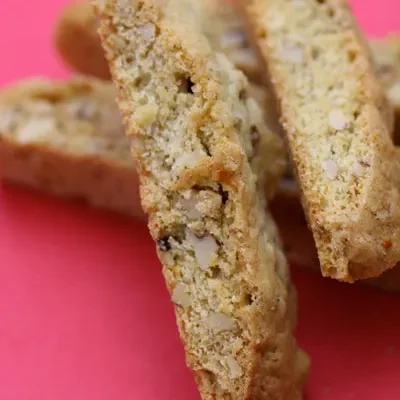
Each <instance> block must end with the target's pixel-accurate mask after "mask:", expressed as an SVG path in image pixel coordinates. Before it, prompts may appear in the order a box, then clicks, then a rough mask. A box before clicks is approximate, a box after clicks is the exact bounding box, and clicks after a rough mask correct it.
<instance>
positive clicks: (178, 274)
mask: <svg viewBox="0 0 400 400" xmlns="http://www.w3.org/2000/svg"><path fill="white" fill-rule="evenodd" d="M97 5H98V12H99V15H100V18H101V28H100V33H101V36H102V40H103V46H104V47H105V50H106V55H107V58H108V60H109V62H110V66H111V71H112V74H113V79H114V81H115V83H116V85H117V86H118V88H119V97H118V101H119V105H120V108H121V110H122V112H123V114H124V120H125V124H126V127H127V131H128V134H129V136H130V138H131V141H132V147H133V151H134V154H135V158H136V161H137V163H138V171H139V176H140V183H141V198H142V204H143V207H144V209H145V211H146V212H147V213H148V215H149V221H150V222H149V228H150V232H151V234H152V236H153V238H154V240H155V242H156V243H157V247H158V253H159V257H160V260H161V262H162V264H163V272H164V276H165V278H166V282H167V286H168V288H169V290H170V293H171V297H172V299H173V301H174V303H175V306H176V307H175V311H176V316H177V321H178V325H179V329H180V333H181V338H182V340H183V342H184V345H185V350H186V357H187V363H188V365H189V367H190V368H191V369H192V370H193V371H194V374H195V377H196V380H197V383H198V385H199V390H200V392H201V395H202V397H203V398H204V399H250V398H254V399H262V398H265V399H267V398H268V399H292V398H293V399H294V398H299V397H300V393H301V384H302V382H303V380H304V377H305V372H306V369H307V364H308V362H307V359H306V358H304V355H303V353H302V352H300V351H299V350H298V349H297V346H296V344H295V340H294V338H293V333H292V331H293V328H294V325H295V319H296V318H295V305H294V293H293V291H292V289H291V284H290V278H289V274H288V268H287V263H286V261H285V258H284V256H283V253H282V251H281V249H280V247H279V240H278V238H277V234H276V229H275V225H274V223H273V222H272V220H271V218H270V217H269V215H268V214H266V213H264V206H265V204H264V200H263V199H264V196H263V195H262V191H261V190H260V189H261V187H262V179H261V177H257V174H256V172H255V170H254V167H253V169H252V164H253V163H252V158H253V154H254V147H253V145H252V141H251V133H252V132H253V131H254V129H256V130H257V131H258V132H259V133H262V132H263V131H265V129H266V127H265V126H264V123H263V121H262V117H261V118H260V116H259V115H260V114H261V111H260V109H259V108H258V106H257V105H256V102H255V101H254V100H253V99H252V98H251V97H250V96H249V93H248V84H247V81H246V79H245V77H244V75H243V74H242V73H240V72H239V71H237V70H236V69H235V68H234V67H233V65H232V64H231V63H230V62H229V61H228V60H227V58H226V57H225V56H223V55H222V54H221V53H218V52H215V51H213V43H212V35H210V34H209V32H208V30H207V29H205V28H204V26H205V24H207V25H208V26H213V24H214V23H217V21H214V20H212V18H211V16H210V15H209V14H208V13H207V12H206V9H205V8H204V5H203V4H202V2H201V1H182V0H179V1H178V0H176V1H174V0H171V1H166V2H154V3H153V2H152V1H133V0H132V1H113V0H110V1H99V2H97ZM255 169H256V170H257V168H255Z"/></svg>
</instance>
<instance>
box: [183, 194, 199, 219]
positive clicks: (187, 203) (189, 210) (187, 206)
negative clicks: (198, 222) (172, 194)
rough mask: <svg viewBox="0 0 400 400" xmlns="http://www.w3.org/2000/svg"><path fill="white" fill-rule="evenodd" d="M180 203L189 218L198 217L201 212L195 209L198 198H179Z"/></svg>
mask: <svg viewBox="0 0 400 400" xmlns="http://www.w3.org/2000/svg"><path fill="white" fill-rule="evenodd" d="M180 203H181V205H182V207H183V208H184V210H185V212H186V215H187V216H188V217H189V218H190V219H200V218H201V212H200V211H199V210H198V209H197V204H198V199H196V198H195V197H189V198H188V199H184V198H183V199H181V200H180Z"/></svg>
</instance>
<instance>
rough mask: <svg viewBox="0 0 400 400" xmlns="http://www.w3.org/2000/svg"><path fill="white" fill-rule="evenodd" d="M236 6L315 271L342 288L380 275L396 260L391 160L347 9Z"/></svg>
mask: <svg viewBox="0 0 400 400" xmlns="http://www.w3.org/2000/svg"><path fill="white" fill-rule="evenodd" d="M244 9H245V11H246V13H247V18H248V19H249V20H250V21H251V23H252V24H253V26H254V28H253V33H254V36H255V38H256V42H257V44H258V46H259V48H260V50H261V52H262V53H263V55H264V57H265V60H266V62H267V65H268V70H269V74H270V76H271V79H272V83H273V86H274V90H275V92H276V95H277V98H278V101H279V103H280V108H281V121H282V124H283V127H284V129H285V131H286V137H287V141H288V144H289V148H290V152H291V158H292V160H293V164H294V167H295V171H296V175H297V178H298V181H299V187H300V189H301V193H302V202H303V206H304V209H305V211H306V214H307V218H308V222H309V224H310V226H311V229H312V231H313V235H314V239H315V242H316V245H317V248H318V254H319V259H320V263H321V269H322V273H323V274H324V275H325V276H330V277H332V278H336V279H340V280H344V281H350V282H351V281H354V280H357V279H363V278H369V277H375V276H378V275H380V274H381V273H382V272H383V271H384V270H386V269H389V268H391V267H393V266H394V265H395V264H396V262H397V261H398V260H399V258H400V197H399V191H398V188H399V185H398V183H399V178H398V157H397V155H396V151H395V149H394V146H393V144H392V142H391V140H390V137H389V133H388V126H390V123H389V120H390V118H388V115H389V114H390V109H389V107H388V105H387V100H386V99H385V96H384V94H383V90H382V88H381V87H380V85H379V84H378V82H377V79H376V77H375V74H374V71H373V66H372V65H371V64H370V58H369V54H368V52H367V51H366V50H365V48H364V43H362V41H360V33H359V31H358V29H356V28H355V22H354V20H353V18H352V16H351V12H350V10H349V8H348V6H347V3H346V2H344V1H340V2H335V1H330V0H325V1H321V2H315V1H311V0H301V1H285V2H279V1H276V0H271V1H265V0H248V1H246V2H245V4H244ZM355 133H357V134H355Z"/></svg>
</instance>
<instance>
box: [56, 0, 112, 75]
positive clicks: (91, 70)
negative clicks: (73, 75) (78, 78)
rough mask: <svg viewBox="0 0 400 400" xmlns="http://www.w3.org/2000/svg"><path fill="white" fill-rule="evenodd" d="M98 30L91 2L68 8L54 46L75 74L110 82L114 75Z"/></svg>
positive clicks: (60, 22) (59, 23)
mask: <svg viewBox="0 0 400 400" xmlns="http://www.w3.org/2000/svg"><path fill="white" fill-rule="evenodd" d="M97 28H98V22H97V19H96V16H95V14H94V12H93V7H92V5H91V4H90V2H89V1H82V2H79V3H71V4H68V5H67V6H66V7H64V8H63V9H62V12H61V14H60V16H59V18H58V20H57V22H56V25H55V26H54V33H53V41H54V46H55V48H56V50H57V51H58V52H59V54H60V55H61V58H62V59H63V60H64V61H65V63H66V64H67V65H68V66H70V67H71V68H72V69H73V70H75V71H78V72H80V73H82V74H87V75H92V76H95V77H97V78H100V79H107V80H108V79H110V71H109V68H108V64H107V61H106V59H105V57H104V52H103V49H102V48H101V43H100V38H99V35H98V33H97Z"/></svg>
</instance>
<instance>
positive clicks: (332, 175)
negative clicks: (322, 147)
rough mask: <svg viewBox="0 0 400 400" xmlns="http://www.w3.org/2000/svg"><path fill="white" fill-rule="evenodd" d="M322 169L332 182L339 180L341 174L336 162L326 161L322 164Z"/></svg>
mask: <svg viewBox="0 0 400 400" xmlns="http://www.w3.org/2000/svg"><path fill="white" fill-rule="evenodd" d="M322 168H323V169H324V171H325V173H326V176H327V178H328V179H330V180H332V181H333V180H334V179H336V178H337V176H338V173H339V167H338V165H337V163H336V161H335V160H331V159H328V160H325V161H323V162H322Z"/></svg>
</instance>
